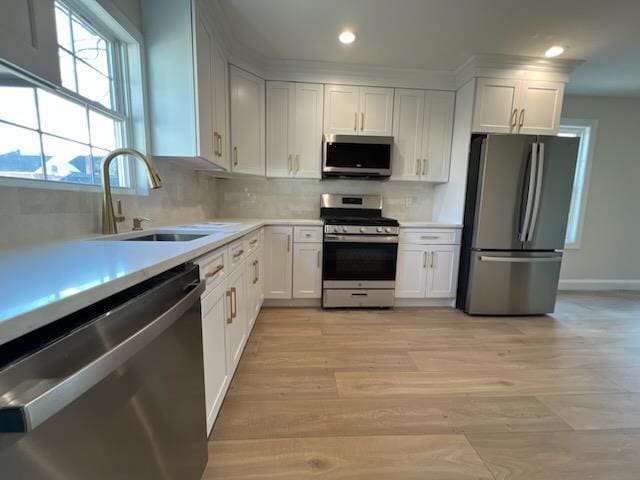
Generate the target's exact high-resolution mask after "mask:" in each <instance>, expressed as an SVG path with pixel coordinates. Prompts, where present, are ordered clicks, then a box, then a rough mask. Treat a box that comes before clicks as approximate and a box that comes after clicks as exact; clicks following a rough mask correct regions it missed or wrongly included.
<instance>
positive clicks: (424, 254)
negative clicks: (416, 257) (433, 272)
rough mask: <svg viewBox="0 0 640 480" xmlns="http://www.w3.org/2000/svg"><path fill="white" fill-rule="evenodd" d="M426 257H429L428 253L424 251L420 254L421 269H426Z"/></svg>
mask: <svg viewBox="0 0 640 480" xmlns="http://www.w3.org/2000/svg"><path fill="white" fill-rule="evenodd" d="M427 255H429V252H428V251H426V250H425V251H424V253H423V254H422V268H427Z"/></svg>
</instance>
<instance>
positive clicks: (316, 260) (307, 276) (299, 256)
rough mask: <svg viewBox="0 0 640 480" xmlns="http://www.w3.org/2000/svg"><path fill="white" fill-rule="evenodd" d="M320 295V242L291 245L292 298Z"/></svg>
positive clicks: (318, 296) (316, 296)
mask: <svg viewBox="0 0 640 480" xmlns="http://www.w3.org/2000/svg"><path fill="white" fill-rule="evenodd" d="M321 295H322V243H296V244H295V245H294V246H293V298H320V296H321Z"/></svg>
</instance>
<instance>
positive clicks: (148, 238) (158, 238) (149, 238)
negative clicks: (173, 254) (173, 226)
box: [122, 233, 206, 242]
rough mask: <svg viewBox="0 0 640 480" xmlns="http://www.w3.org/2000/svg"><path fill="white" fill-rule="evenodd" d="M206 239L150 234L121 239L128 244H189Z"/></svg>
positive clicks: (168, 234)
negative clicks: (128, 242) (192, 241)
mask: <svg viewBox="0 0 640 480" xmlns="http://www.w3.org/2000/svg"><path fill="white" fill-rule="evenodd" d="M202 237H206V235H197V234H192V233H152V234H150V235H143V236H141V237H133V238H123V239H122V240H125V241H130V242H190V241H191V240H197V239H198V238H202Z"/></svg>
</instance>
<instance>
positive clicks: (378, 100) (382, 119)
mask: <svg viewBox="0 0 640 480" xmlns="http://www.w3.org/2000/svg"><path fill="white" fill-rule="evenodd" d="M359 105H360V108H359V110H360V118H359V119H358V122H359V126H360V128H359V130H358V132H359V135H384V136H389V135H391V134H392V132H393V128H392V126H393V88H378V87H360V103H359Z"/></svg>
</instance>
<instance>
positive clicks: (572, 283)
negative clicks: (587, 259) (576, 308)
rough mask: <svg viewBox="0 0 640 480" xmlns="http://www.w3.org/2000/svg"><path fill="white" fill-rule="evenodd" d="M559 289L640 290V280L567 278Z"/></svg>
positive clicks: (561, 281)
mask: <svg viewBox="0 0 640 480" xmlns="http://www.w3.org/2000/svg"><path fill="white" fill-rule="evenodd" d="M558 290H640V280H623V279H599V278H565V279H560V284H559V285H558Z"/></svg>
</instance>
